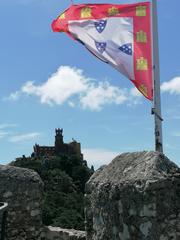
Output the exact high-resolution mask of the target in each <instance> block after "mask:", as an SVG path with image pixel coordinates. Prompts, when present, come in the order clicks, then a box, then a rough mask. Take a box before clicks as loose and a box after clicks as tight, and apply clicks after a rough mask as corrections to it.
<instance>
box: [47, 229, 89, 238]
mask: <svg viewBox="0 0 180 240" xmlns="http://www.w3.org/2000/svg"><path fill="white" fill-rule="evenodd" d="M45 236H46V240H86V234H85V232H83V231H77V230H74V229H63V228H59V227H51V226H49V227H46V228H45Z"/></svg>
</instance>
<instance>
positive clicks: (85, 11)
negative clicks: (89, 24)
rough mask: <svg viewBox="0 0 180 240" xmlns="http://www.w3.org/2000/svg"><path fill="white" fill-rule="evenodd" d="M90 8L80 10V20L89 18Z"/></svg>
mask: <svg viewBox="0 0 180 240" xmlns="http://www.w3.org/2000/svg"><path fill="white" fill-rule="evenodd" d="M91 11H92V10H91V8H90V7H84V8H82V9H81V18H90V17H91Z"/></svg>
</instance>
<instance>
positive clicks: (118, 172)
mask: <svg viewBox="0 0 180 240" xmlns="http://www.w3.org/2000/svg"><path fill="white" fill-rule="evenodd" d="M86 230H87V240H170V239H171V240H179V239H180V169H179V168H178V167H177V166H176V165H175V164H174V163H172V162H171V161H170V160H168V159H167V158H166V157H165V156H164V155H162V154H160V153H157V152H135V153H124V154H121V155H119V156H118V157H116V158H115V159H114V160H113V161H112V162H111V163H110V164H109V165H108V166H105V167H103V168H101V169H99V170H98V171H97V172H95V174H94V175H93V176H92V177H91V179H90V180H89V182H88V183H87V186H86Z"/></svg>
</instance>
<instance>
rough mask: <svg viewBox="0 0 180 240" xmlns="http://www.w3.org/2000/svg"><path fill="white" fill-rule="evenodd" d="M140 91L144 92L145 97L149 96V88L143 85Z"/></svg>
mask: <svg viewBox="0 0 180 240" xmlns="http://www.w3.org/2000/svg"><path fill="white" fill-rule="evenodd" d="M138 89H139V91H140V92H142V94H143V95H144V96H146V97H147V96H148V91H147V87H146V86H144V85H143V84H141V85H140V86H139V88H138Z"/></svg>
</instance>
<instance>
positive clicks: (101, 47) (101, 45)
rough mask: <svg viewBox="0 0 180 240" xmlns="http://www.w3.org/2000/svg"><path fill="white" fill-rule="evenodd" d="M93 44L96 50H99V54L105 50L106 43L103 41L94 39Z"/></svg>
mask: <svg viewBox="0 0 180 240" xmlns="http://www.w3.org/2000/svg"><path fill="white" fill-rule="evenodd" d="M95 45H96V48H97V50H98V52H100V53H101V54H102V53H103V52H104V51H105V50H106V45H107V44H106V43H105V42H96V41H95Z"/></svg>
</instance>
